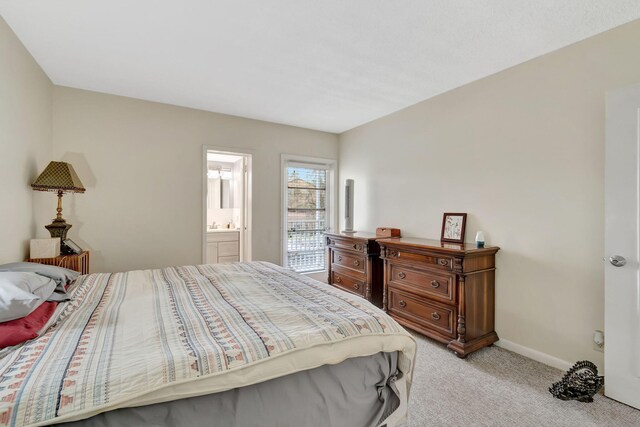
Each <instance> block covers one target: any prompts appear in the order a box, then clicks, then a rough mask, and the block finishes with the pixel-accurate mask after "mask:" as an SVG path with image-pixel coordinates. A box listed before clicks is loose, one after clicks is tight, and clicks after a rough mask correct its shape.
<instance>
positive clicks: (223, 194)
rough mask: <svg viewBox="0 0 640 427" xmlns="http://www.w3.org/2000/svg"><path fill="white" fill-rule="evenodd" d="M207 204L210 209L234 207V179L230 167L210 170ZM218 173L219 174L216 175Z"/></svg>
mask: <svg viewBox="0 0 640 427" xmlns="http://www.w3.org/2000/svg"><path fill="white" fill-rule="evenodd" d="M209 172H210V174H209V178H208V180H207V206H208V207H209V208H210V209H231V208H234V207H235V205H234V198H233V184H234V183H233V179H231V178H232V174H231V170H230V169H226V170H225V169H222V170H214V171H211V170H210V171H209ZM216 175H217V176H216Z"/></svg>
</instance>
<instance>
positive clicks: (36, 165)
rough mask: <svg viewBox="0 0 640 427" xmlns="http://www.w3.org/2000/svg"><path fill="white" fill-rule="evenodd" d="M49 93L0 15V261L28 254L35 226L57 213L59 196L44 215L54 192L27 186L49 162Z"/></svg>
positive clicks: (46, 82) (42, 76)
mask: <svg viewBox="0 0 640 427" xmlns="http://www.w3.org/2000/svg"><path fill="white" fill-rule="evenodd" d="M51 93H52V84H51V82H50V81H49V78H48V77H47V76H46V75H45V74H44V73H43V72H42V70H41V69H40V67H39V66H38V64H37V63H36V62H35V61H34V60H33V58H32V57H31V55H30V54H29V52H27V50H26V49H25V48H24V46H23V45H22V43H20V41H19V40H18V39H17V37H16V36H15V34H14V33H13V32H12V31H11V29H10V28H9V26H8V25H7V24H6V23H5V21H4V20H3V19H2V18H1V17H0V198H2V215H1V217H0V218H1V219H0V263H5V262H12V261H19V260H22V259H24V257H25V256H28V247H29V239H31V238H32V237H33V236H34V234H35V232H36V228H37V227H42V226H43V225H44V224H45V223H47V222H50V216H52V215H53V214H55V201H54V200H55V197H54V198H53V199H52V200H51V201H50V202H51V209H50V212H49V215H46V214H45V213H44V211H43V208H44V207H45V206H46V202H47V201H48V200H49V199H48V198H47V197H46V196H50V194H44V193H40V192H34V191H32V190H31V187H30V186H29V185H30V184H31V182H32V181H33V180H34V179H35V178H36V177H37V175H38V173H39V172H41V171H42V170H43V169H44V167H45V166H46V165H47V163H48V162H49V161H50V160H51V154H52V146H51ZM34 212H38V214H37V215H34ZM42 230H44V232H45V233H46V229H44V228H42ZM45 237H48V236H45Z"/></svg>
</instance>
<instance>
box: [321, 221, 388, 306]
mask: <svg viewBox="0 0 640 427" xmlns="http://www.w3.org/2000/svg"><path fill="white" fill-rule="evenodd" d="M325 234H326V239H327V248H328V250H327V252H328V260H327V266H328V271H329V277H328V279H327V281H328V283H329V284H331V285H333V286H335V287H336V288H340V289H342V290H344V291H347V292H351V293H352V294H356V295H359V296H361V297H363V298H365V299H367V300H368V301H370V302H372V303H373V304H375V305H377V306H378V307H382V294H383V292H382V260H381V259H380V257H379V255H380V246H379V245H378V243H377V240H378V239H381V237H376V235H375V234H370V233H360V232H356V233H331V232H328V233H325Z"/></svg>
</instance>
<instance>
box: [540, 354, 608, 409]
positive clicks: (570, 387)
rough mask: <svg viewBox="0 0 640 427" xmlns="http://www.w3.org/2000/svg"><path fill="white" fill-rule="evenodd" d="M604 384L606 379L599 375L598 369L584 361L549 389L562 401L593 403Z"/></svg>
mask: <svg viewBox="0 0 640 427" xmlns="http://www.w3.org/2000/svg"><path fill="white" fill-rule="evenodd" d="M603 384H604V377H601V376H599V375H598V367H597V366H596V365H594V364H593V363H592V362H589V361H588V360H583V361H581V362H577V363H576V364H575V365H573V367H571V369H569V370H568V371H567V373H566V374H565V375H564V377H563V378H562V380H560V381H558V382H557V383H555V384H553V385H552V386H551V387H550V388H549V392H550V393H551V394H553V396H554V397H557V398H558V399H561V400H577V401H578V402H593V396H594V395H595V394H596V393H597V392H598V391H599V390H600V388H602V385H603Z"/></svg>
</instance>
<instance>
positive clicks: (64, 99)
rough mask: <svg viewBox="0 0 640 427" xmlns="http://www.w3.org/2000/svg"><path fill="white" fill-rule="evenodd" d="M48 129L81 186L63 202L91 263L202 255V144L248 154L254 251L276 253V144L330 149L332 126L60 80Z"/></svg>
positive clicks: (171, 261) (266, 256)
mask: <svg viewBox="0 0 640 427" xmlns="http://www.w3.org/2000/svg"><path fill="white" fill-rule="evenodd" d="M53 129H54V131H53V135H54V137H53V140H54V144H53V145H54V153H55V156H56V158H60V159H63V160H66V161H70V162H71V163H72V164H73V165H74V167H75V168H76V171H77V172H78V175H79V176H80V178H81V179H82V182H83V183H84V184H85V186H86V188H87V192H86V193H85V194H78V195H72V196H70V197H68V198H67V200H66V208H65V211H66V212H67V220H68V221H69V222H71V223H72V224H73V228H72V229H71V232H70V234H69V237H71V238H72V239H73V240H74V241H76V242H77V243H78V244H80V245H81V246H84V247H86V248H89V249H91V250H92V251H93V254H92V257H93V260H92V270H93V271H121V270H130V269H142V268H153V267H162V266H168V265H179V264H197V263H200V262H201V260H202V255H201V250H202V246H201V234H202V231H203V230H202V200H201V199H202V175H201V174H202V170H201V169H202V146H203V145H205V144H206V145H211V146H217V147H229V148H231V149H238V150H247V151H250V152H251V153H252V154H253V241H252V242H253V258H254V259H255V260H267V261H272V262H280V224H281V221H280V211H281V208H280V188H281V184H280V155H281V153H292V154H304V155H309V156H317V157H326V158H336V157H337V154H338V138H337V136H336V135H334V134H328V133H323V132H316V131H310V130H305V129H300V128H295V127H291V126H283V125H277V124H272V123H266V122H260V121H256V120H250V119H243V118H239V117H233V116H226V115H222V114H215V113H208V112H204V111H198V110H192V109H188V108H182V107H175V106H170V105H165V104H158V103H153V102H147V101H140V100H135V99H131V98H124V97H119V96H112V95H105V94H100V93H95V92H88V91H83V90H77V89H69V88H64V87H55V90H54V120H53ZM65 197H66V196H65Z"/></svg>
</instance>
